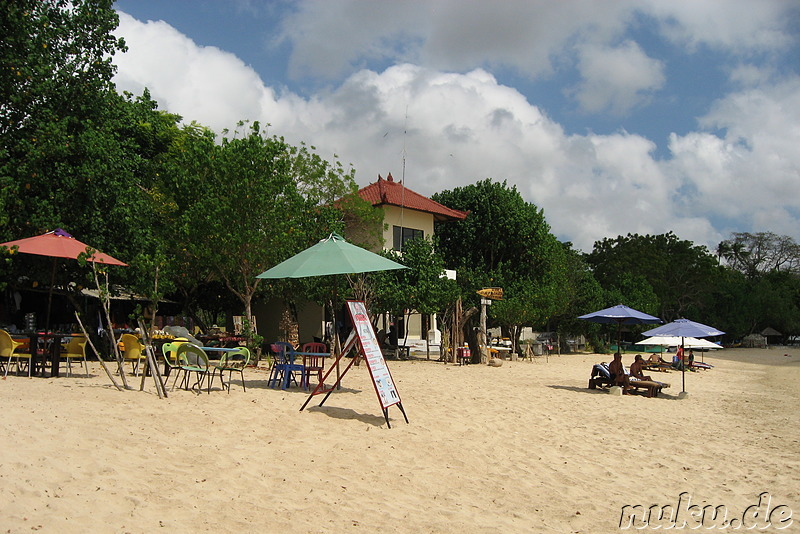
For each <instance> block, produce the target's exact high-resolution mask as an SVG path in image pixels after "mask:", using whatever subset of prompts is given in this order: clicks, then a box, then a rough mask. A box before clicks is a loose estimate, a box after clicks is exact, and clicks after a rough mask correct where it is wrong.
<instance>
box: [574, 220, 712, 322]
mask: <svg viewBox="0 0 800 534" xmlns="http://www.w3.org/2000/svg"><path fill="white" fill-rule="evenodd" d="M587 261H588V263H589V265H591V266H592V268H593V269H594V275H595V277H596V278H597V280H598V282H599V283H600V284H601V285H602V286H603V287H604V288H606V289H607V290H609V297H610V298H613V299H616V300H612V301H607V303H606V304H608V305H614V304H620V303H625V304H626V305H629V306H634V305H638V306H639V307H638V308H637V309H640V310H641V311H644V312H647V313H651V314H653V315H656V316H659V317H661V318H662V319H664V320H667V321H671V320H672V319H676V318H678V317H685V316H687V315H689V314H692V313H697V312H698V311H701V310H703V308H705V307H706V305H707V302H708V296H709V292H710V289H711V287H712V283H713V279H714V276H715V274H716V268H715V267H716V261H715V259H714V257H713V256H712V255H711V254H709V252H708V249H706V247H704V246H698V245H694V244H693V243H692V242H690V241H685V240H681V239H679V238H678V237H677V236H676V235H675V234H673V233H671V232H669V233H667V234H661V235H655V236H651V235H644V236H640V235H638V234H628V235H627V236H619V237H616V238H614V239H610V238H606V239H603V240H602V241H598V242H596V243H595V245H594V249H593V250H592V252H591V253H590V254H589V255H588V256H587ZM648 286H649V287H648ZM653 297H655V298H656V299H657V300H654V299H653Z"/></svg>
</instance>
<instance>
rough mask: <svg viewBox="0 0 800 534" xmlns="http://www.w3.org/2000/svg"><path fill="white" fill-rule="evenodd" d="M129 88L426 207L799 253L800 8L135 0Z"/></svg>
mask: <svg viewBox="0 0 800 534" xmlns="http://www.w3.org/2000/svg"><path fill="white" fill-rule="evenodd" d="M115 6H116V8H117V10H118V11H119V13H120V19H121V22H120V27H119V29H118V31H117V32H116V33H117V35H119V36H122V37H124V38H125V39H126V41H127V43H128V46H129V48H130V50H129V52H128V53H126V54H124V55H121V56H118V57H117V59H116V60H115V61H116V63H117V65H118V74H117V78H116V82H117V85H118V88H119V89H120V90H129V91H132V92H134V93H135V94H138V93H140V92H141V90H142V88H144V87H147V88H149V90H150V91H151V94H152V96H153V98H155V99H156V100H157V101H158V102H159V103H160V105H161V107H162V108H164V109H167V110H169V111H171V112H175V113H179V114H181V115H182V116H183V117H184V120H186V121H187V122H188V121H192V120H195V121H197V122H199V123H201V124H204V125H206V126H209V127H211V128H212V129H213V130H215V131H217V132H220V133H221V132H222V130H223V129H225V128H228V129H231V130H233V129H235V125H236V123H237V122H238V121H239V120H244V119H249V120H259V121H261V122H262V123H269V124H270V129H269V132H270V133H271V134H277V135H282V136H284V137H285V138H286V139H287V140H289V141H290V142H293V143H299V142H301V141H304V142H306V143H308V144H311V145H313V146H315V147H316V148H317V150H318V152H319V153H320V155H321V156H322V157H325V158H327V159H331V158H333V157H334V155H337V156H338V157H339V158H340V159H341V161H342V162H343V163H344V164H352V165H353V167H354V168H355V169H356V177H357V180H358V182H359V184H360V185H362V186H363V185H366V184H367V183H369V182H371V181H374V180H375V179H376V178H377V175H378V174H381V175H383V176H384V177H385V176H386V174H387V173H389V172H391V173H392V174H393V175H394V177H395V178H400V177H401V176H402V173H403V160H404V158H405V164H406V165H405V168H406V171H405V181H406V184H407V185H408V186H409V187H410V188H412V189H414V190H416V191H418V192H420V193H422V194H426V195H431V194H433V193H435V192H437V191H442V190H445V189H452V188H454V187H458V186H463V185H468V184H471V183H474V182H476V181H478V180H482V179H484V178H492V179H495V180H499V181H502V180H506V181H507V182H508V183H509V185H514V186H516V187H517V189H518V190H519V191H520V193H521V194H522V196H523V197H524V198H525V199H526V200H527V201H529V202H533V203H534V204H536V205H537V206H539V207H541V208H543V209H544V211H545V216H546V218H547V221H548V223H549V224H550V226H551V229H552V231H553V233H554V234H556V235H557V236H558V237H559V238H560V239H562V240H569V241H572V242H573V243H574V244H575V245H576V246H577V247H578V248H581V249H583V250H586V251H588V250H590V249H591V247H592V244H593V243H594V241H596V240H599V239H602V238H604V237H616V236H617V235H620V234H627V233H640V234H643V233H650V234H659V233H664V232H668V231H673V232H675V234H677V235H678V236H679V237H681V238H683V239H689V240H692V241H695V242H696V243H698V244H705V245H707V246H709V247H710V248H712V249H713V248H714V247H715V246H716V244H717V243H719V241H720V240H722V239H726V238H728V237H730V234H731V232H735V231H740V232H741V231H747V232H760V231H772V232H775V233H778V234H781V235H790V236H792V237H794V238H795V240H797V241H800V224H798V223H800V151H798V146H800V126H798V125H800V42H799V38H800V31H798V30H800V3H797V2H790V1H785V0H759V1H757V2H755V1H752V0H713V1H712V0H685V1H680V0H676V1H670V2H663V1H661V0H649V1H648V0H606V1H604V2H596V1H593V0H562V1H560V2H550V1H528V0H524V1H523V0H520V1H514V0H507V1H503V2H488V1H483V2H480V1H474V0H438V1H435V2H431V1H408V2H390V1H374V2H368V1H364V0H347V1H345V0H327V1H322V0H313V1H297V2H289V1H275V2H266V1H257V0H241V1H236V0H230V1H222V0H215V1H212V0H206V1H203V0H197V1H189V0H171V1H169V2H164V1H160V0H118V1H117V2H116V4H115Z"/></svg>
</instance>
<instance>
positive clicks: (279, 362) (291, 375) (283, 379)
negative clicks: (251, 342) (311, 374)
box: [267, 341, 305, 389]
mask: <svg viewBox="0 0 800 534" xmlns="http://www.w3.org/2000/svg"><path fill="white" fill-rule="evenodd" d="M272 348H273V351H274V352H275V360H274V361H273V362H272V372H271V373H270V375H269V380H268V381H267V386H268V387H271V388H274V387H276V386H277V385H278V384H280V386H281V389H286V388H288V387H289V385H290V383H291V382H292V381H294V383H295V384H297V385H300V383H299V382H298V381H297V375H296V374H295V373H300V379H301V380H302V378H303V374H304V373H305V366H304V365H303V364H300V363H294V358H295V350H294V347H293V346H292V345H291V344H290V343H287V342H285V341H278V342H276V343H273V344H272Z"/></svg>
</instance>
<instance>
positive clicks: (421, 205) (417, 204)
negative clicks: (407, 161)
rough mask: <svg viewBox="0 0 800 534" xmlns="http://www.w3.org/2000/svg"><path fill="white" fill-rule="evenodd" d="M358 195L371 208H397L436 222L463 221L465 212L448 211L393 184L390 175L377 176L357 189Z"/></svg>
mask: <svg viewBox="0 0 800 534" xmlns="http://www.w3.org/2000/svg"><path fill="white" fill-rule="evenodd" d="M358 195H359V196H360V197H361V198H363V199H364V200H366V201H367V202H370V203H371V204H372V205H373V206H382V205H389V206H399V207H403V208H408V209H412V210H417V211H424V212H426V213H431V214H433V217H434V219H436V220H437V221H451V220H460V219H464V218H466V216H467V213H466V212H463V211H458V210H454V209H450V208H448V207H447V206H443V205H441V204H439V203H438V202H436V201H434V200H431V199H429V198H428V197H424V196H422V195H420V194H419V193H415V192H414V191H412V190H411V189H409V188H407V187H405V186H404V185H403V183H402V182H395V181H394V178H392V173H389V175H388V176H387V177H386V179H385V180H384V179H383V178H381V175H380V174H379V175H378V181H377V182H375V183H371V184H369V185H368V186H366V187H364V188H362V189H359V191H358Z"/></svg>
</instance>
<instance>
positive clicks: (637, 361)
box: [630, 354, 653, 380]
mask: <svg viewBox="0 0 800 534" xmlns="http://www.w3.org/2000/svg"><path fill="white" fill-rule="evenodd" d="M644 365H645V364H644V359H643V358H642V355H641V354H637V355H636V357H635V358H634V359H633V363H632V364H631V370H630V374H631V377H633V378H637V379H639V380H653V379H652V378H651V377H649V376H647V375H645V374H644V373H643V372H642V370H643V369H644Z"/></svg>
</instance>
